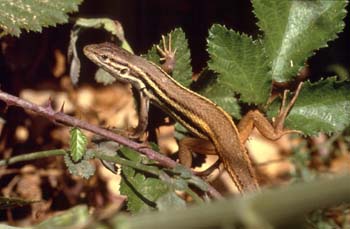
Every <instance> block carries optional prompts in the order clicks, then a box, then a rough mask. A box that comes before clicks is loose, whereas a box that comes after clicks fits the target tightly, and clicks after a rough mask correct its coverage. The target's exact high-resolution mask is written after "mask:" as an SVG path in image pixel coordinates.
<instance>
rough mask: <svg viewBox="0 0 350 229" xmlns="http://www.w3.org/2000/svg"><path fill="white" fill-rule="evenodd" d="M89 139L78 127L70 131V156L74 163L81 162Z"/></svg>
mask: <svg viewBox="0 0 350 229" xmlns="http://www.w3.org/2000/svg"><path fill="white" fill-rule="evenodd" d="M86 146H87V139H86V136H85V134H84V133H83V132H82V131H81V130H80V129H79V128H76V127H73V128H72V129H71V130H70V155H71V157H72V159H73V161H74V162H77V161H79V160H80V159H81V158H82V157H83V156H84V154H85V152H86Z"/></svg>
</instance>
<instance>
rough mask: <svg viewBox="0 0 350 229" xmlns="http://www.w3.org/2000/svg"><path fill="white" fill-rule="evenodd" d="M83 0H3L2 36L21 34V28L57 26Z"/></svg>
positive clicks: (1, 16)
mask: <svg viewBox="0 0 350 229" xmlns="http://www.w3.org/2000/svg"><path fill="white" fill-rule="evenodd" d="M81 2H82V0H61V1H42V0H1V1H0V28H1V30H2V32H1V34H0V37H1V36H4V35H7V34H11V35H14V36H17V37H18V36H19V35H20V34H21V29H25V30H26V31H35V32H41V30H42V27H48V26H55V25H56V24H57V23H60V24H61V23H66V22H67V21H68V15H67V13H70V12H74V11H77V10H78V5H79V4H80V3H81Z"/></svg>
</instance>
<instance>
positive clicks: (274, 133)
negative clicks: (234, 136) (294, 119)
mask: <svg viewBox="0 0 350 229" xmlns="http://www.w3.org/2000/svg"><path fill="white" fill-rule="evenodd" d="M301 86H302V83H300V84H299V85H298V88H297V89H296V91H295V94H294V96H293V97H292V99H291V101H290V102H289V104H288V105H287V106H286V100H287V94H288V91H287V90H286V91H284V93H283V98H282V105H281V108H280V111H279V113H278V115H277V118H276V120H275V121H274V122H273V124H271V123H270V122H269V121H268V120H267V119H266V117H265V116H264V115H263V114H262V113H261V112H260V111H258V110H252V111H249V112H248V113H247V114H246V115H245V116H244V117H243V118H242V119H241V121H240V122H239V124H238V125H237V127H238V131H239V134H240V138H241V142H242V143H244V142H245V141H246V140H247V139H248V137H249V135H250V133H251V131H252V129H253V128H254V127H256V128H257V129H258V130H259V132H260V133H261V134H262V135H263V136H264V137H266V138H267V139H270V140H277V139H279V138H281V137H282V136H283V135H285V134H290V133H302V132H301V131H298V130H285V129H284V121H285V119H286V117H287V115H288V113H289V111H290V110H291V109H292V107H293V105H294V104H295V102H296V99H297V97H298V95H299V93H300V90H301Z"/></svg>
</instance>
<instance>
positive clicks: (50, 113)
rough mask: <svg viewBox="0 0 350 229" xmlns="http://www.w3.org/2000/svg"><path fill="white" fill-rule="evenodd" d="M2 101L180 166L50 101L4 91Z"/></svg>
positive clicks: (162, 162) (211, 190) (163, 163)
mask: <svg viewBox="0 0 350 229" xmlns="http://www.w3.org/2000/svg"><path fill="white" fill-rule="evenodd" d="M0 100H2V101H4V102H5V103H6V104H7V105H8V106H17V107H22V108H24V109H26V110H30V111H33V112H35V113H38V114H39V115H41V116H44V117H45V118H47V119H49V120H51V121H52V122H60V123H63V124H66V125H68V126H74V127H79V128H81V129H84V130H88V131H90V132H92V133H95V134H97V135H100V136H102V137H104V138H107V139H110V140H112V141H115V142H118V143H119V144H122V145H125V146H127V147H129V148H130V149H133V150H135V151H137V152H139V153H141V154H144V155H146V156H147V157H148V158H149V159H151V160H155V161H157V162H158V163H159V164H160V165H161V166H164V167H168V168H175V167H176V166H177V165H178V164H177V163H176V162H175V161H174V160H172V159H170V158H168V157H167V156H165V155H162V154H160V153H158V152H156V151H154V150H152V149H150V148H147V147H145V145H143V144H140V143H136V142H133V141H131V140H130V139H128V138H126V137H123V136H120V135H118V134H115V133H113V132H111V131H109V130H106V129H103V128H101V127H98V126H95V125H92V124H90V123H87V122H85V121H82V120H80V119H76V118H74V117H71V116H69V115H66V114H64V113H62V112H59V111H54V110H53V108H52V106H51V102H50V101H49V102H48V103H47V104H46V105H45V106H38V105H36V104H34V103H31V102H29V101H27V100H24V99H21V98H18V97H16V96H13V95H10V94H8V93H5V92H3V91H0ZM208 192H209V193H210V195H211V196H213V197H215V198H220V197H221V195H220V193H219V192H218V191H217V190H216V189H214V188H213V187H212V186H210V185H208Z"/></svg>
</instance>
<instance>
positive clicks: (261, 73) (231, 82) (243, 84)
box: [208, 24, 271, 104]
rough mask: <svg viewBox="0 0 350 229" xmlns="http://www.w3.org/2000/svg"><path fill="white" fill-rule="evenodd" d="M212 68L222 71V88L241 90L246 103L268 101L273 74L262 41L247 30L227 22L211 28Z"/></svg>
mask: <svg viewBox="0 0 350 229" xmlns="http://www.w3.org/2000/svg"><path fill="white" fill-rule="evenodd" d="M208 52H209V55H210V61H209V63H208V66H209V69H211V70H213V71H215V72H217V73H219V77H218V79H217V81H218V84H221V85H222V87H221V88H224V87H225V88H226V91H230V95H231V94H233V93H234V92H236V93H239V94H240V96H241V98H240V99H241V100H242V101H243V102H246V103H254V104H264V103H266V101H267V99H268V97H269V95H270V90H271V75H270V74H269V67H268V62H267V61H266V56H265V54H264V50H263V47H262V45H261V44H260V43H259V42H257V41H253V40H252V38H251V37H249V36H247V35H245V34H239V33H237V32H235V31H233V30H229V29H227V28H226V27H225V26H221V25H217V24H216V25H213V26H212V27H211V28H210V30H209V38H208Z"/></svg>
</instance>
